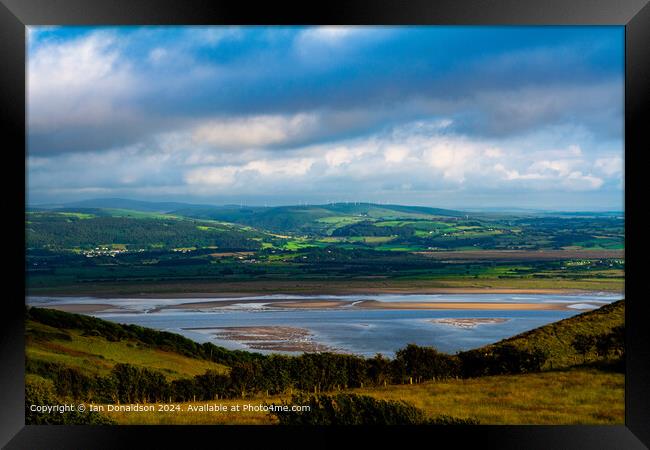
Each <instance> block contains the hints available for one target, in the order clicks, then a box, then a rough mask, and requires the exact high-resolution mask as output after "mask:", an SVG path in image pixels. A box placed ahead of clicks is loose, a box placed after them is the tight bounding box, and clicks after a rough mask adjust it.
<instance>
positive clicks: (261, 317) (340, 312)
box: [27, 293, 622, 356]
mask: <svg viewBox="0 0 650 450" xmlns="http://www.w3.org/2000/svg"><path fill="white" fill-rule="evenodd" d="M621 298H622V295H620V294H608V293H589V294H580V295H558V294H516V295H509V294H437V295H424V294H423V295H420V294H418V295H415V294H404V295H392V294H381V295H339V296H335V295H321V296H316V295H311V296H299V295H265V296H248V297H237V298H233V297H230V298H217V299H215V298H203V299H201V298H192V299H188V298H174V299H142V298H131V299H129V298H101V299H100V298H93V297H28V298H27V303H28V304H29V305H30V306H37V307H52V306H54V307H59V308H69V309H70V310H72V309H74V308H78V311H80V312H81V311H82V309H83V308H85V311H91V312H84V314H88V315H92V316H95V317H98V318H101V319H104V320H110V321H113V322H118V323H124V324H136V325H140V326H144V327H149V328H154V329H158V330H164V331H170V332H174V333H179V334H182V335H184V336H186V337H188V338H190V339H192V340H194V341H197V342H212V343H214V344H216V345H220V346H223V347H226V348H229V349H241V350H250V351H258V352H261V353H273V352H276V353H287V354H296V353H299V352H301V351H313V350H310V349H313V348H315V347H313V344H317V345H319V346H321V347H319V348H320V349H321V350H322V349H323V348H327V349H328V350H332V351H337V352H344V353H352V354H358V355H364V356H373V355H375V354H377V353H381V354H383V355H385V356H393V355H394V354H395V351H397V350H399V349H400V348H403V347H404V346H406V345H407V344H409V343H414V344H418V345H422V346H432V347H435V348H437V349H438V350H440V351H443V352H448V353H455V352H457V351H459V350H467V349H471V348H475V347H480V346H482V345H485V344H489V343H492V342H496V341H499V340H501V339H504V338H507V337H510V336H513V335H515V334H518V333H522V332H524V331H527V330H530V329H533V328H536V327H539V326H542V325H545V324H548V323H550V322H555V321H558V320H561V319H564V318H567V317H571V316H573V315H575V314H579V313H581V312H584V311H586V310H590V309H595V308H597V307H600V306H602V305H604V304H607V303H610V302H613V301H616V300H619V299H621ZM287 300H291V301H306V302H310V301H311V302H315V301H319V300H328V301H332V300H336V301H345V302H350V303H349V304H348V305H347V306H343V307H337V308H318V307H314V308H282V307H275V306H273V302H278V301H283V302H286V301H287ZM364 300H376V301H378V302H392V303H395V302H435V303H440V302H472V303H497V302H498V303H507V304H512V306H513V307H512V309H505V310H490V309H471V310H460V309H437V310H423V309H418V310H413V309H369V308H356V307H355V306H354V305H355V303H357V302H362V301H364ZM219 302H224V303H223V305H219ZM238 302H242V303H238ZM187 303H191V306H188V307H184V305H183V304H187ZM202 303H205V305H204V306H203V305H201V304H202ZM517 303H555V304H561V305H563V306H564V309H558V310H517V309H516V305H517ZM80 305H85V306H83V307H82V306H80ZM93 305H101V308H99V309H100V310H95V311H93V310H92V309H93V308H91V307H92V306H93ZM102 308H103V309H102ZM450 308H453V305H450ZM471 319H477V320H471ZM482 319H483V320H482ZM495 319H496V320H495ZM231 327H235V328H231ZM233 329H236V330H238V332H240V334H243V335H244V336H239V337H237V338H234V339H233V337H232V335H224V333H223V330H233ZM276 329H278V330H283V333H285V334H288V335H287V336H280V337H278V336H275V337H271V338H269V337H268V336H266V337H265V336H264V333H268V330H276ZM287 330H289V331H291V330H301V332H302V334H301V333H297V334H296V333H294V334H293V335H292V333H290V332H287ZM260 333H261V334H262V337H261V338H260ZM256 334H257V335H256ZM281 334H282V333H281ZM255 335H256V336H255ZM278 339H279V340H285V341H287V342H289V344H286V342H285V344H284V345H277V346H276V345H275V344H276V343H277V342H276V341H277V340H278ZM260 342H262V344H261V345H260ZM310 345H311V346H310Z"/></svg>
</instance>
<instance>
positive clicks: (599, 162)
mask: <svg viewBox="0 0 650 450" xmlns="http://www.w3.org/2000/svg"><path fill="white" fill-rule="evenodd" d="M594 167H595V168H596V170H598V171H599V172H601V173H603V174H604V175H606V176H610V177H611V176H613V175H618V174H621V173H623V158H621V157H620V156H613V157H608V158H598V159H596V161H595V162H594Z"/></svg>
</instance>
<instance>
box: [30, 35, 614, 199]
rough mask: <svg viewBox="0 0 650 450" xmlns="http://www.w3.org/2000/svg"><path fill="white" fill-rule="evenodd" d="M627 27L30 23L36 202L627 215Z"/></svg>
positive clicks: (32, 188)
mask: <svg viewBox="0 0 650 450" xmlns="http://www.w3.org/2000/svg"><path fill="white" fill-rule="evenodd" d="M623 33H624V31H623V28H622V27H456V26H453V27H452V26H447V27H112V28H107V27H101V28H95V27H93V28H89V27H29V29H28V67H27V77H28V80H27V82H28V155H27V170H28V198H29V201H30V203H35V204H38V203H51V202H57V203H58V202H65V201H74V200H80V199H86V198H94V197H126V198H137V199H142V200H176V201H191V202H195V203H212V204H226V203H241V202H243V203H246V204H250V205H253V204H258V205H261V204H268V205H273V204H290V203H325V202H331V201H371V202H391V203H402V204H414V205H429V206H438V207H453V208H463V207H465V208H480V207H519V208H542V209H559V210H571V209H574V210H587V209H592V210H602V209H616V210H622V209H623V130H624V127H623V125H624V123H623V94H624V91H623V89H624V53H623V50H624V41H623V36H624V34H623Z"/></svg>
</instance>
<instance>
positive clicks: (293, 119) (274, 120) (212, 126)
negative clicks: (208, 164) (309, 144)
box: [192, 114, 318, 150]
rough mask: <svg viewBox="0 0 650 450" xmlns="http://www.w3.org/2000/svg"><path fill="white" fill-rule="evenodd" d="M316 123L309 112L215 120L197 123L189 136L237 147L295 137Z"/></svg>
mask: <svg viewBox="0 0 650 450" xmlns="http://www.w3.org/2000/svg"><path fill="white" fill-rule="evenodd" d="M317 123H318V118H317V117H316V116H315V115H313V114H296V115H293V116H279V115H262V116H253V117H244V118H230V119H216V120H212V121H209V122H207V123H204V124H202V125H200V126H198V127H197V128H196V129H195V130H194V131H193V135H192V137H193V140H194V142H195V143H199V144H209V145H212V146H215V147H217V148H223V149H237V150H240V149H241V148H242V147H264V146H272V145H275V144H284V143H287V142H290V141H292V140H295V139H299V138H301V137H303V136H305V135H307V134H308V133H309V132H310V131H313V130H314V129H315V128H316V125H317Z"/></svg>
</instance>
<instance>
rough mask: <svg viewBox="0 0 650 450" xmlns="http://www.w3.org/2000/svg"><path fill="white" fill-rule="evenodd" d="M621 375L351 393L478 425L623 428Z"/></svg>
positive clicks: (575, 372) (570, 374)
mask: <svg viewBox="0 0 650 450" xmlns="http://www.w3.org/2000/svg"><path fill="white" fill-rule="evenodd" d="M624 387H625V376H624V375H623V374H618V373H607V372H601V371H597V370H592V369H571V370H567V371H556V372H543V373H536V374H526V375H505V376H503V375H502V376H492V377H483V378H475V379H467V380H453V381H445V382H429V383H423V384H420V385H404V386H388V387H386V388H375V389H355V390H353V391H352V392H355V393H358V394H366V395H371V396H373V397H376V398H379V399H384V400H404V401H406V402H408V403H412V404H413V405H415V406H417V407H418V408H422V409H424V410H425V411H426V412H427V414H429V415H431V416H432V417H433V416H437V415H442V414H446V415H451V416H455V417H462V418H466V417H474V418H477V419H478V420H479V421H480V422H481V424H499V425H503V424H529V425H533V424H534V425H559V424H623V423H624V420H625V415H624V410H625V392H624Z"/></svg>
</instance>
